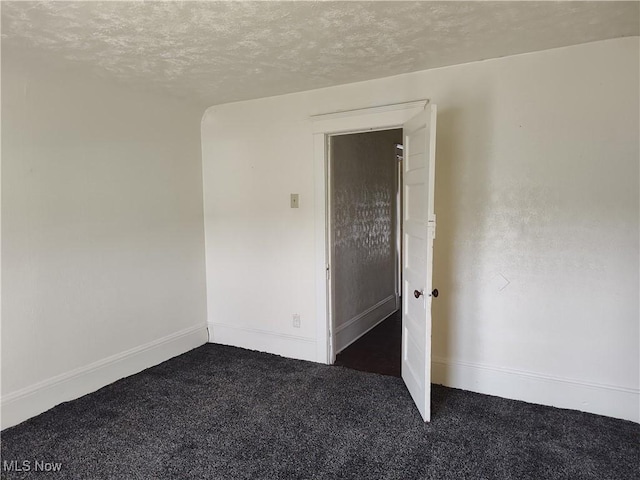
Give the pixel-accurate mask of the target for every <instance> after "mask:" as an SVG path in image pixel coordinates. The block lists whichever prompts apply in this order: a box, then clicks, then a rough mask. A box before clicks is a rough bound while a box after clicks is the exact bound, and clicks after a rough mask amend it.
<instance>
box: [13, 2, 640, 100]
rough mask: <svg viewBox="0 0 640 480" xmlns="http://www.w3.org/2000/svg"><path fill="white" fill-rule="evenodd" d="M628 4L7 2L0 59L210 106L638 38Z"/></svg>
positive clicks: (636, 19)
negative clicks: (32, 62)
mask: <svg viewBox="0 0 640 480" xmlns="http://www.w3.org/2000/svg"><path fill="white" fill-rule="evenodd" d="M639 5H640V3H639V2H637V1H633V2H609V1H605V2H591V1H589V2H576V1H568V2H547V1H544V2H518V1H512V2H489V1H476V2H461V1H459V2H451V1H449V2H432V1H422V2H405V1H392V2H381V1H368V2H358V1H355V2H351V1H349V2H346V1H343V2H332V1H322V2H303V1H294V2H280V1H260V2H251V1H199V2H197V1H194V2H186V1H173V2H158V1H146V2H145V1H124V2H101V1H82V2H65V1H50V2H25V1H2V4H1V14H2V37H1V38H2V39H1V41H2V54H3V55H5V54H12V55H24V56H25V58H26V57H27V56H34V57H35V58H39V59H41V60H42V61H49V62H51V61H53V62H57V63H58V64H62V65H68V66H73V67H74V68H89V69H91V70H92V71H93V72H94V73H96V74H98V75H100V76H102V77H111V78H114V79H116V80H118V81H120V82H122V83H127V84H131V85H133V86H137V87H142V88H145V89H149V88H151V89H155V90H160V91H164V92H166V93H170V94H172V95H176V96H178V97H180V98H183V99H189V100H191V101H195V102H197V103H198V104H200V105H202V106H204V107H207V106H210V105H215V104H220V103H226V102H232V101H238V100H246V99H251V98H258V97H265V96H271V95H279V94H284V93H291V92H297V91H302V90H309V89H314V88H320V87H328V86H332V85H338V84H343V83H351V82H357V81H361V80H369V79H373V78H380V77H386V76H391V75H398V74H401V73H407V72H413V71H417V70H425V69H430V68H436V67H442V66H445V65H454V64H459V63H466V62H471V61H477V60H484V59H488V58H496V57H502V56H505V55H513V54H518V53H525V52H532V51H537V50H544V49H549V48H555V47H562V46H567V45H575V44H579V43H586V42H592V41H596V40H603V39H608V38H617V37H624V36H636V35H639V33H640V27H639V24H640V9H639Z"/></svg>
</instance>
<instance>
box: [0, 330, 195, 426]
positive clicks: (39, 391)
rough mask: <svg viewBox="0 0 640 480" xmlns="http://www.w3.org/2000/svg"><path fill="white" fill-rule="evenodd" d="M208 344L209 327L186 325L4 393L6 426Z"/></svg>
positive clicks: (3, 410)
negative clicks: (154, 338) (173, 331)
mask: <svg viewBox="0 0 640 480" xmlns="http://www.w3.org/2000/svg"><path fill="white" fill-rule="evenodd" d="M205 343H207V327H206V326H205V325H197V326H194V327H189V328H185V329H183V330H180V331H178V332H175V333H172V334H170V335H167V336H165V337H162V338H159V339H157V340H153V341H151V342H148V343H145V344H143V345H140V346H138V347H134V348H131V349H129V350H126V351H124V352H120V353H117V354H115V355H112V356H110V357H107V358H104V359H102V360H98V361H97V362H93V363H90V364H89V365H86V366H82V367H79V368H76V369H74V370H71V371H69V372H66V373H62V374H60V375H56V376H54V377H51V378H48V379H46V380H43V381H41V382H38V383H35V384H33V385H29V386H28V387H25V388H21V389H20V390H16V391H15V392H11V393H9V394H7V395H3V396H2V400H1V401H0V408H1V409H2V429H5V428H7V427H11V426H13V425H17V424H18V423H21V422H23V421H25V420H27V419H29V418H31V417H34V416H36V415H39V414H40V413H43V412H45V411H47V410H49V409H51V408H53V407H55V406H56V405H58V404H60V403H62V402H68V401H70V400H74V399H76V398H79V397H81V396H83V395H86V394H88V393H91V392H94V391H96V390H98V389H100V388H102V387H104V386H106V385H109V384H110V383H113V382H115V381H117V380H119V379H121V378H124V377H128V376H130V375H134V374H136V373H139V372H141V371H142V370H145V369H147V368H149V367H152V366H154V365H158V364H159V363H162V362H164V361H166V360H169V359H170V358H173V357H175V356H177V355H181V354H183V353H185V352H188V351H189V350H192V349H194V348H196V347H199V346H201V345H204V344H205Z"/></svg>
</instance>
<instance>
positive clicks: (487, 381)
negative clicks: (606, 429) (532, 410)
mask: <svg viewBox="0 0 640 480" xmlns="http://www.w3.org/2000/svg"><path fill="white" fill-rule="evenodd" d="M431 381H432V382H433V383H435V384H438V385H445V386H447V387H453V388H460V389H462V390H469V391H472V392H477V393H484V394H487V395H495V396H498V397H503V398H511V399H514V400H523V401H525V402H530V403H537V404H540V405H550V406H552V407H559V408H568V409H572V410H580V411H582V412H589V413H595V414H598V415H605V416H608V417H615V418H621V419H624V420H631V421H632V422H636V423H640V390H637V389H631V388H625V387H617V386H611V385H603V384H595V383H588V382H582V381H577V380H572V379H566V378H558V377H552V376H545V375H539V374H536V373H531V372H525V371H520V370H512V369H507V368H501V367H493V366H487V365H480V364H474V363H469V362H460V361H452V360H448V359H444V358H437V357H433V358H432V362H431Z"/></svg>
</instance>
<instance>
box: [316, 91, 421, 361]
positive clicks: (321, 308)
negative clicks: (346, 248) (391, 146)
mask: <svg viewBox="0 0 640 480" xmlns="http://www.w3.org/2000/svg"><path fill="white" fill-rule="evenodd" d="M428 103H429V100H417V101H412V102H404V103H396V104H391V105H382V106H377V107H371V108H362V109H356V110H347V111H340V112H331V113H325V114H319V115H312V116H311V120H312V124H313V125H312V126H313V150H314V153H313V163H314V165H313V170H314V172H313V173H314V204H315V209H314V210H315V212H314V214H315V215H314V216H315V279H316V292H315V293H316V295H315V296H316V323H317V324H316V360H317V361H318V362H319V363H324V364H332V363H333V362H334V361H335V351H334V345H333V341H332V331H331V330H332V319H331V305H330V303H329V302H330V301H331V295H330V283H329V275H330V274H331V266H330V265H329V258H330V255H329V249H330V248H331V245H330V241H329V238H330V237H329V234H330V232H329V227H330V219H329V218H328V213H329V208H328V202H329V189H328V186H329V179H328V166H329V148H328V144H329V142H328V139H329V136H331V135H337V134H348V133H360V132H369V131H374V130H391V129H394V128H402V126H403V125H404V123H405V122H407V121H408V120H409V119H411V118H412V117H414V116H415V115H417V114H418V113H419V112H420V111H422V110H424V109H425V107H426V106H427V104H428Z"/></svg>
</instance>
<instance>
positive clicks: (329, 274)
mask: <svg viewBox="0 0 640 480" xmlns="http://www.w3.org/2000/svg"><path fill="white" fill-rule="evenodd" d="M330 279H331V269H330V268H329V265H327V280H330Z"/></svg>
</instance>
